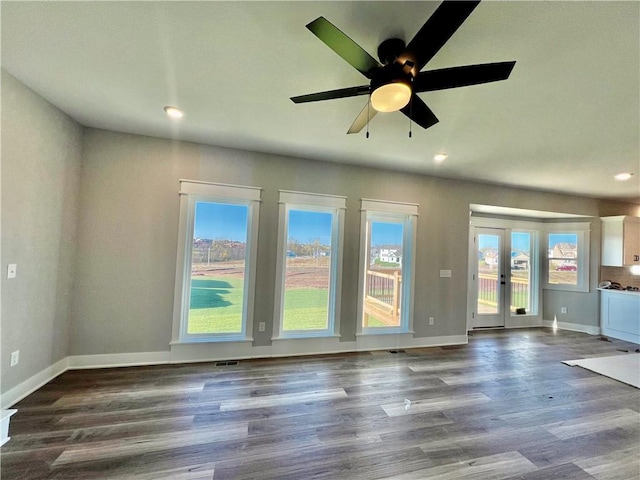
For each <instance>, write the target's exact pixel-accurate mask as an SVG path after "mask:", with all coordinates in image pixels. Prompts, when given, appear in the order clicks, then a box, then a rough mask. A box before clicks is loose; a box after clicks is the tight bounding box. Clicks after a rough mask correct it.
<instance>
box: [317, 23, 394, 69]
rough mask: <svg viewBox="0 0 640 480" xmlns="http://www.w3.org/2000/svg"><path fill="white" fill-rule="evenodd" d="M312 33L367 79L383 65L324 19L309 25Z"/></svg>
mask: <svg viewBox="0 0 640 480" xmlns="http://www.w3.org/2000/svg"><path fill="white" fill-rule="evenodd" d="M307 28H308V29H309V30H311V32H312V33H313V34H314V35H315V36H316V37H318V38H319V39H320V40H322V41H323V42H324V43H325V44H326V45H327V46H328V47H329V48H330V49H331V50H333V51H334V52H336V53H337V54H338V55H340V56H341V57H342V58H343V59H344V60H346V61H347V63H348V64H349V65H351V66H352V67H353V68H355V69H356V70H358V71H359V72H360V73H361V74H363V75H364V76H365V77H367V78H369V79H370V78H372V76H373V75H372V72H373V71H375V70H377V69H378V68H381V67H382V65H380V63H379V62H378V61H377V60H376V59H375V58H373V57H372V56H371V55H369V54H368V53H367V52H366V51H365V50H364V49H363V48H362V47H361V46H360V45H358V44H357V43H356V42H354V41H353V40H351V39H350V38H349V37H347V36H346V35H345V34H344V33H343V32H342V31H341V30H340V29H338V28H337V27H336V26H335V25H333V24H332V23H331V22H329V21H328V20H327V19H326V18H324V17H319V18H317V19H315V20H314V21H313V22H311V23H310V24H308V25H307Z"/></svg>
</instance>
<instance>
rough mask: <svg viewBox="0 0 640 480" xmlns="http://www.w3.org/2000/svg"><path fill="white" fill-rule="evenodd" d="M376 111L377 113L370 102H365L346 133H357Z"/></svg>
mask: <svg viewBox="0 0 640 480" xmlns="http://www.w3.org/2000/svg"><path fill="white" fill-rule="evenodd" d="M376 113H378V111H377V110H376V109H375V108H373V107H372V106H371V102H367V104H366V105H365V106H364V108H363V109H362V111H361V112H360V113H359V114H358V116H357V117H356V119H355V120H354V121H353V123H352V124H351V127H349V131H348V132H347V134H350V133H358V132H359V131H360V130H362V129H363V128H364V127H365V126H366V125H367V122H370V121H371V119H372V118H373V117H375V116H376Z"/></svg>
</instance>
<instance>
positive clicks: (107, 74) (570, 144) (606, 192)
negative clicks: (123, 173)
mask: <svg viewBox="0 0 640 480" xmlns="http://www.w3.org/2000/svg"><path fill="white" fill-rule="evenodd" d="M438 5H439V2H366V1H362V2H268V1H267V2H242V1H235V2H88V1H87V2H55V1H47V2H20V1H17V2H10V1H3V2H2V4H1V8H2V11H1V19H2V39H1V40H2V44H1V46H2V66H3V68H5V69H6V70H7V71H8V72H9V73H11V74H12V75H14V76H15V77H17V78H18V79H20V80H21V81H22V82H24V83H25V84H26V85H28V86H29V87H31V88H32V89H33V90H35V91H36V92H38V93H39V94H41V95H42V96H43V97H45V98H46V99H47V100H49V101H50V102H51V103H53V104H54V105H56V106H58V107H59V108H60V109H62V110H63V111H64V112H66V113H67V114H69V115H70V116H72V117H73V118H75V119H76V120H77V121H78V122H80V123H81V124H83V125H85V126H91V127H97V128H106V129H112V130H117V131H124V132H131V133H138V134H145V135H153V136H159V137H166V138H179V139H184V140H190V141H195V142H201V143H206V144H213V145H221V146H229V147H237V148H242V149H247V150H256V151H263V152H272V153H279V154H285V155H293V156H301V157H307V158H313V159H321V160H329V161H333V162H345V163H352V164H359V165H370V166H375V167H383V168H390V169H397V170H406V171H411V172H420V173H424V174H428V175H436V176H441V177H451V178H463V179H471V180H475V181H481V182H489V183H496V184H504V185H513V186H519V187H525V188H534V189H542V190H549V191H561V192H568V193H575V194H581V195H586V196H593V197H600V198H614V199H620V200H625V201H634V202H638V201H640V183H639V180H640V133H639V132H640V115H639V112H640V20H639V19H640V2H636V1H630V2H582V1H570V2H560V1H555V2H521V1H518V2H483V3H481V4H480V5H479V6H478V7H477V8H476V10H475V11H474V12H473V13H472V14H471V16H470V17H469V18H468V19H467V21H466V22H465V23H464V24H463V25H462V27H461V28H460V29H459V30H458V31H457V32H456V34H455V35H454V36H453V37H452V38H451V39H450V40H449V42H448V43H447V44H446V45H445V46H444V47H443V48H442V50H440V52H439V53H438V54H437V55H436V56H435V57H434V58H433V60H432V61H431V62H429V64H427V66H426V67H425V69H424V70H429V69H435V68H444V67H450V66H456V65H466V64H476V63H486V62H500V61H509V60H516V62H517V63H516V66H515V68H514V70H513V73H512V74H511V77H510V79H509V80H506V81H504V82H496V83H492V84H486V85H478V86H471V87H465V88H458V89H452V90H444V91H439V92H431V93H423V94H420V96H421V97H422V99H423V100H424V101H425V102H426V103H427V104H428V105H429V106H430V107H431V109H432V110H433V111H434V113H435V114H436V115H437V116H438V118H439V119H440V123H438V124H437V125H435V126H434V127H431V128H430V129H428V130H422V129H421V128H420V127H416V126H415V125H414V127H413V137H412V138H408V129H409V122H408V120H407V119H406V117H405V116H404V115H402V114H401V113H398V112H395V113H389V114H378V115H377V116H376V118H375V119H373V120H372V122H371V125H370V134H371V136H370V138H369V139H366V138H365V136H364V132H363V133H361V134H359V135H346V131H347V129H348V128H349V126H350V125H351V122H352V121H353V120H354V118H355V117H356V115H357V114H358V113H359V112H360V110H361V109H362V107H363V106H364V105H365V104H366V97H355V98H346V99H338V100H331V101H325V102H318V103H308V104H301V105H295V104H293V103H292V102H291V101H290V100H289V97H291V96H295V95H301V94H306V93H313V92H317V91H323V90H331V89H336V88H343V87H348V86H353V85H365V84H367V83H368V82H367V80H366V79H365V78H364V77H363V76H362V75H360V74H359V73H358V72H357V71H356V70H354V69H353V68H352V67H351V66H349V65H348V64H347V63H346V62H345V61H344V60H342V59H341V58H340V57H338V56H337V55H336V54H335V53H334V52H333V51H331V50H330V49H329V48H328V47H327V46H326V45H324V44H323V43H322V42H321V41H320V40H318V38H316V37H315V36H314V35H313V34H312V33H311V32H309V31H308V30H307V29H306V28H305V25H306V24H307V23H309V22H310V21H311V20H314V19H315V18H317V17H319V16H324V17H326V18H327V19H328V20H329V21H331V22H332V23H334V24H335V25H336V26H337V27H338V28H340V29H341V30H343V31H344V32H345V33H346V34H347V35H349V36H350V37H351V38H352V39H353V40H355V41H356V42H357V43H359V44H360V45H361V46H362V47H363V48H365V49H366V50H367V51H368V52H369V53H371V54H372V55H373V56H374V57H376V51H377V47H378V44H379V43H380V42H381V41H382V40H384V39H385V38H388V37H390V36H401V37H403V38H404V39H405V40H406V41H409V40H410V39H411V38H412V37H413V35H414V34H415V33H416V32H417V30H418V29H419V28H420V27H421V26H422V24H423V23H424V22H425V21H426V20H427V18H428V17H429V16H430V15H431V13H432V12H433V11H434V10H435V9H436V8H437V6H438ZM168 104H171V105H178V106H179V107H181V108H182V109H184V110H185V111H186V116H185V118H183V119H182V120H181V121H180V122H179V123H178V122H172V121H170V120H168V119H167V118H166V117H165V116H164V112H163V110H162V108H163V107H164V106H165V105H168ZM440 151H444V152H447V153H448V154H449V158H448V159H447V161H446V162H444V163H443V164H436V163H435V162H434V161H433V155H434V154H435V153H438V152H440ZM624 171H628V172H633V173H634V177H633V179H632V180H631V181H628V182H618V181H615V180H614V179H613V175H614V174H616V173H619V172H624Z"/></svg>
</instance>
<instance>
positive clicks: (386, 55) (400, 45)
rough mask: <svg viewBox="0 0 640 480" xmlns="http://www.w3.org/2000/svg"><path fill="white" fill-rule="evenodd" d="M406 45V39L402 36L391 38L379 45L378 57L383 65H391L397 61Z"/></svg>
mask: <svg viewBox="0 0 640 480" xmlns="http://www.w3.org/2000/svg"><path fill="white" fill-rule="evenodd" d="M405 48H406V45H405V43H404V40H402V39H400V38H389V39H387V40H385V41H384V42H382V43H381V44H380V46H379V47H378V58H379V59H380V63H382V64H383V65H391V64H392V63H394V62H395V61H396V59H397V58H398V57H399V56H400V54H401V53H402V52H404V50H405Z"/></svg>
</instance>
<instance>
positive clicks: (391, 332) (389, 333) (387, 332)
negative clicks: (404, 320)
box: [356, 328, 416, 337]
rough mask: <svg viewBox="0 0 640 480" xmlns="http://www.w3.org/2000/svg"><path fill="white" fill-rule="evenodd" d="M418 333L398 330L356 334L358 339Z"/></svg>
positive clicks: (372, 330) (370, 330)
mask: <svg viewBox="0 0 640 480" xmlns="http://www.w3.org/2000/svg"><path fill="white" fill-rule="evenodd" d="M415 333H416V332H414V331H413V330H398V329H386V328H381V329H370V328H369V329H366V330H364V331H362V332H358V333H356V337H366V336H372V337H373V336H376V335H413V334H415Z"/></svg>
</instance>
